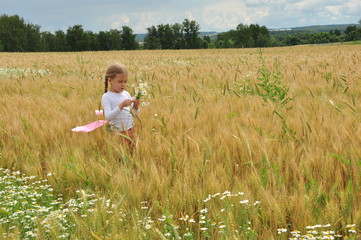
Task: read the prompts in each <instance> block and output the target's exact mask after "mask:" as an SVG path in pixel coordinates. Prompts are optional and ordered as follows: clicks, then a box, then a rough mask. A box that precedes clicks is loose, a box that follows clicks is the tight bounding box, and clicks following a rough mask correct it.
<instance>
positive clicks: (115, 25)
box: [110, 15, 130, 29]
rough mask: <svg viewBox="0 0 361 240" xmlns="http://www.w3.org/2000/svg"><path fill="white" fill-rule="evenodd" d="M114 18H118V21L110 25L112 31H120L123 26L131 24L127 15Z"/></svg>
mask: <svg viewBox="0 0 361 240" xmlns="http://www.w3.org/2000/svg"><path fill="white" fill-rule="evenodd" d="M114 18H117V20H115V21H113V22H112V23H111V24H110V28H111V29H120V28H121V27H122V26H126V25H128V24H129V22H130V19H129V17H128V16H127V15H122V16H119V17H114Z"/></svg>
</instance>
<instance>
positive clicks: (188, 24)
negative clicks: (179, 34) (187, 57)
mask: <svg viewBox="0 0 361 240" xmlns="http://www.w3.org/2000/svg"><path fill="white" fill-rule="evenodd" d="M199 30H200V27H199V24H198V23H197V22H196V21H194V20H192V21H190V20H189V19H184V21H183V33H184V42H185V48H186V49H197V48H200V47H201V42H202V40H201V39H200V38H199V37H198V35H199Z"/></svg>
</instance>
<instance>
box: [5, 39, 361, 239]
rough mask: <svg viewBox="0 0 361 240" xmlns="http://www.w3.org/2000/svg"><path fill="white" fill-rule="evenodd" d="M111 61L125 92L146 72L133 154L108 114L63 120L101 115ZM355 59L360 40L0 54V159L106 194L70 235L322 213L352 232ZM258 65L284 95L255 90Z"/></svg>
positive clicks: (191, 235)
mask: <svg viewBox="0 0 361 240" xmlns="http://www.w3.org/2000/svg"><path fill="white" fill-rule="evenodd" d="M262 59H263V65H262ZM115 61H117V62H122V63H124V64H125V65H126V66H127V68H128V70H129V82H128V86H127V90H128V91H129V92H130V93H133V89H132V84H137V82H139V81H140V80H142V81H144V82H147V83H148V84H149V85H150V89H149V92H150V93H151V98H149V99H147V101H148V102H149V106H145V107H141V114H140V115H139V118H137V119H135V125H134V129H135V132H136V138H137V141H136V148H135V150H134V151H133V152H132V153H131V152H130V151H129V150H128V149H126V148H124V147H123V146H122V145H121V141H120V137H119V136H116V135H114V134H112V133H110V132H109V131H108V130H107V128H106V127H102V128H99V129H96V130H95V131H93V132H90V133H74V132H72V131H71V129H72V128H74V127H76V126H80V125H84V124H86V123H89V122H92V121H95V120H97V119H103V118H102V117H99V116H96V115H95V113H94V111H95V110H96V109H101V102H100V101H101V96H102V94H103V92H104V80H103V74H104V72H105V69H106V67H107V65H108V64H110V63H112V62H115ZM360 62H361V46H360V45H354V46H347V45H333V46H326V45H325V46H297V47H284V48H267V49H263V50H259V49H227V50H184V51H164V50H163V51H114V52H78V53H0V67H1V72H0V82H1V84H0V93H1V100H0V101H1V102H0V110H1V116H0V136H1V138H0V140H1V141H0V153H1V155H0V158H1V159H0V160H1V167H2V168H4V169H10V170H12V171H20V172H21V173H24V174H25V175H28V176H36V177H37V178H38V179H44V178H46V179H48V181H49V185H50V186H51V187H52V188H53V189H54V193H55V194H61V195H62V196H63V198H64V199H65V200H66V199H70V198H73V197H76V196H77V194H78V193H79V192H80V193H83V195H84V194H85V196H88V195H89V196H90V195H91V194H95V195H93V196H96V197H97V198H100V197H104V198H106V199H110V201H112V202H113V203H114V206H113V207H114V208H115V209H116V211H115V210H114V211H112V212H110V211H105V210H104V209H103V210H102V207H104V206H102V205H101V204H99V205H97V208H96V209H95V211H94V212H93V213H92V215H91V216H90V217H85V216H78V215H77V214H76V213H73V215H72V216H73V228H72V230H71V231H70V230H69V232H71V233H70V236H68V238H69V239H177V238H181V239H288V238H287V236H286V235H282V234H278V233H277V229H281V228H282V229H287V233H286V234H289V235H290V234H291V233H290V231H292V230H296V229H297V230H299V231H302V232H303V233H304V232H305V231H304V229H306V228H307V226H315V225H317V224H321V225H327V224H330V225H331V226H332V227H331V228H332V230H334V231H335V232H336V233H334V234H339V235H340V237H339V238H336V239H340V238H341V235H342V236H346V235H347V236H349V237H350V238H352V237H353V238H354V239H357V236H359V235H357V234H358V232H359V230H358V229H359V227H360V226H361V191H360V185H361V113H360V112H361V104H360V102H361V68H360ZM262 68H263V69H266V70H267V71H268V72H269V73H270V74H271V75H270V78H271V79H272V77H274V76H278V78H277V79H278V80H279V81H280V82H282V84H283V86H284V87H286V88H287V91H286V93H287V97H289V98H288V100H289V101H288V102H283V103H280V102H279V101H272V100H270V99H268V98H267V96H265V95H263V96H261V95H260V94H259V93H260V92H259V91H262V87H260V85H257V84H258V83H260V82H262V81H263V82H264V81H265V78H266V76H265V75H262ZM271 85H272V84H271ZM263 90H264V89H263ZM263 93H264V92H263ZM49 173H51V174H54V175H52V176H51V177H49V176H48V175H51V174H49ZM1 191H3V189H1ZM221 196H223V198H222V197H221ZM0 204H1V203H0ZM89 214H90V213H89ZM122 216H123V217H122ZM349 224H355V227H353V228H352V229H353V230H354V231H355V232H356V233H353V234H354V235H352V234H351V235H350V232H348V228H346V225H349ZM326 227H327V226H326ZM15 228H21V227H19V226H16V227H15ZM9 231H14V230H9V228H7V227H6V226H5V225H3V226H2V227H1V232H2V233H4V234H5V232H9ZM38 231H39V233H38V234H37V236H34V237H33V238H31V237H29V239H37V238H39V239H41V237H40V236H41V234H40V232H41V230H38ZM19 232H20V233H19ZM17 233H18V235H16V232H15V233H14V236H20V235H21V234H22V233H21V229H20V230H18V231H17ZM303 233H302V234H303ZM19 234H20V235H19ZM23 234H25V233H23ZM295 239H296V238H295ZM297 239H298V238H297ZM299 239H301V238H299ZM329 239H331V238H329Z"/></svg>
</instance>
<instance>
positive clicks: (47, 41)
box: [41, 32, 56, 52]
mask: <svg viewBox="0 0 361 240" xmlns="http://www.w3.org/2000/svg"><path fill="white" fill-rule="evenodd" d="M41 45H42V46H41V50H42V51H44V52H54V51H56V37H55V35H53V34H52V33H51V32H42V33H41Z"/></svg>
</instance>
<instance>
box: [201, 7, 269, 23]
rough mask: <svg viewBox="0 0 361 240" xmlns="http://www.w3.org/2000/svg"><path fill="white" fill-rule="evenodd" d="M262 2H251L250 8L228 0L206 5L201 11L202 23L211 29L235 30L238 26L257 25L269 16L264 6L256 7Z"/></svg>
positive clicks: (267, 9)
mask: <svg viewBox="0 0 361 240" xmlns="http://www.w3.org/2000/svg"><path fill="white" fill-rule="evenodd" d="M256 2H257V3H261V2H264V1H263V0H261V1H260V0H252V6H247V5H246V3H243V2H240V1H235V0H230V1H223V2H221V3H216V4H212V5H208V6H206V7H205V8H204V10H203V22H205V23H206V24H207V25H209V26H210V27H211V28H213V29H235V28H236V27H237V25H238V24H240V23H243V24H251V23H258V22H259V21H260V20H261V19H263V18H265V17H267V16H268V15H269V8H268V7H267V6H266V5H262V4H261V6H256V5H255V4H256Z"/></svg>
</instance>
